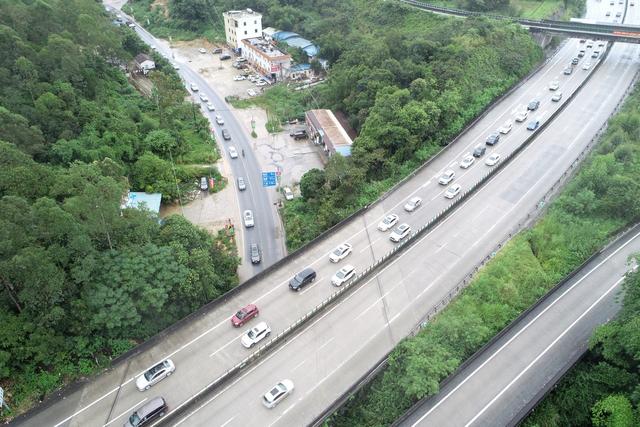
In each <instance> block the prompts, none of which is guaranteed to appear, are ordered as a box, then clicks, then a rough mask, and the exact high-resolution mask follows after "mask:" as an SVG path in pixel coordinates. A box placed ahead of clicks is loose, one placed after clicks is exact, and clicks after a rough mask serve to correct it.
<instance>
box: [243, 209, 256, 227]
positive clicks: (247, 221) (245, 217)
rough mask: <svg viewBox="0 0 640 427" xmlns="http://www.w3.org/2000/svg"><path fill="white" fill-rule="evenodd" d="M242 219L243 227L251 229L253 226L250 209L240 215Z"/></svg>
mask: <svg viewBox="0 0 640 427" xmlns="http://www.w3.org/2000/svg"><path fill="white" fill-rule="evenodd" d="M242 219H243V221H244V226H245V227H247V228H251V227H253V226H254V225H255V223H254V222H253V212H251V210H250V209H247V210H245V211H244V212H243V213H242Z"/></svg>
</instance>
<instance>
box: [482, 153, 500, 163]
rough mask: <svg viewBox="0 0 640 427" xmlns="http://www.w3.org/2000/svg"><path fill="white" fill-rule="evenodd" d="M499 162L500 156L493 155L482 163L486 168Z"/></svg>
mask: <svg viewBox="0 0 640 427" xmlns="http://www.w3.org/2000/svg"><path fill="white" fill-rule="evenodd" d="M499 161H500V154H498V153H493V154H492V155H490V156H489V157H487V160H485V161H484V164H485V165H487V166H495V165H496V163H498V162H499Z"/></svg>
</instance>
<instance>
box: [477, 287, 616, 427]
mask: <svg viewBox="0 0 640 427" xmlns="http://www.w3.org/2000/svg"><path fill="white" fill-rule="evenodd" d="M623 280H624V277H621V278H620V279H618V281H617V282H616V283H614V284H613V285H611V287H609V289H607V291H606V292H605V293H604V294H602V295H600V297H599V298H598V299H597V300H595V301H594V302H593V304H591V305H590V306H589V308H587V309H586V310H585V311H584V312H583V313H582V314H581V315H580V316H579V317H578V318H577V319H576V320H574V321H573V322H571V325H569V326H568V327H567V328H566V329H565V330H564V331H562V333H561V334H560V335H558V337H556V339H554V340H553V342H551V344H549V345H548V346H547V347H546V348H545V349H544V350H543V351H542V353H540V354H539V355H538V356H536V358H535V359H533V360H532V361H531V362H530V363H529V364H528V365H527V366H526V367H525V368H524V369H523V370H522V371H521V372H520V373H519V374H518V375H516V377H515V378H514V379H513V380H511V382H509V384H507V386H506V387H504V388H503V389H502V390H501V391H500V393H498V394H497V395H496V396H495V397H494V398H493V399H491V401H490V402H489V403H487V404H486V405H485V406H484V407H483V408H482V410H480V412H478V413H477V414H476V416H474V417H473V418H472V419H471V421H469V422H468V423H466V424H465V427H468V426H470V425H471V424H473V423H474V422H475V421H476V420H477V419H478V418H479V417H480V416H481V415H482V414H484V413H485V411H486V410H487V409H489V407H490V406H491V405H493V404H494V403H495V401H496V400H498V399H499V398H500V396H502V395H503V394H504V393H505V392H506V391H507V390H509V389H510V388H511V386H512V385H513V384H515V382H516V381H518V380H519V379H520V378H521V377H522V376H523V375H524V374H525V373H526V372H527V371H528V370H529V369H531V367H532V366H533V365H534V364H536V363H537V362H538V360H540V359H541V358H542V357H543V356H544V355H545V354H547V352H548V351H549V350H550V349H551V347H553V346H554V345H556V344H557V343H558V341H560V340H561V339H562V337H564V336H565V335H566V334H567V333H568V332H569V331H570V330H571V329H573V327H574V326H575V325H576V324H577V323H578V322H579V321H580V320H582V318H583V317H584V316H586V315H587V314H588V313H589V312H590V311H591V310H592V309H593V308H594V307H595V306H596V305H598V304H600V302H601V301H602V300H603V299H604V298H605V297H606V296H607V295H609V294H610V293H611V291H612V290H614V289H615V288H616V287H617V286H618V285H619V284H620V283H621V282H622V281H623Z"/></svg>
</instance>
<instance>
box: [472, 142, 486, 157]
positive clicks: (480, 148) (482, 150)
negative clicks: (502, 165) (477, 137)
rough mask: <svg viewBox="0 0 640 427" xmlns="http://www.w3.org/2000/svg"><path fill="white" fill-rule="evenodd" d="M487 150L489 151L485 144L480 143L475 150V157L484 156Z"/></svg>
mask: <svg viewBox="0 0 640 427" xmlns="http://www.w3.org/2000/svg"><path fill="white" fill-rule="evenodd" d="M486 151H487V147H485V146H484V145H478V146H477V147H476V148H474V150H473V157H482V156H484V153H485V152H486Z"/></svg>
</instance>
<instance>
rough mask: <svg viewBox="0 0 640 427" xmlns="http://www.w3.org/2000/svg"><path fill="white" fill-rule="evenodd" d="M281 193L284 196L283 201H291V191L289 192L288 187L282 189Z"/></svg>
mask: <svg viewBox="0 0 640 427" xmlns="http://www.w3.org/2000/svg"><path fill="white" fill-rule="evenodd" d="M282 193H283V194H284V198H285V200H293V191H291V189H290V188H289V187H284V188H283V189H282Z"/></svg>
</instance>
